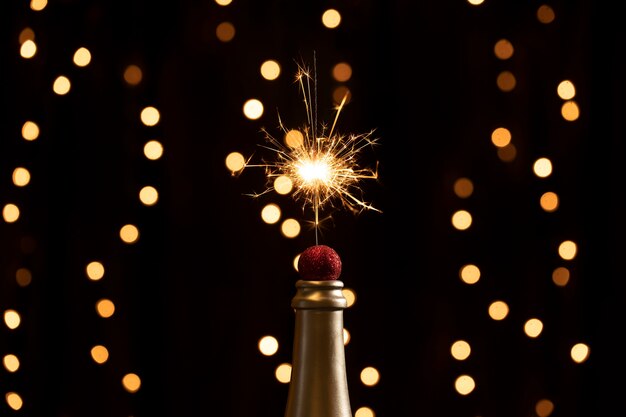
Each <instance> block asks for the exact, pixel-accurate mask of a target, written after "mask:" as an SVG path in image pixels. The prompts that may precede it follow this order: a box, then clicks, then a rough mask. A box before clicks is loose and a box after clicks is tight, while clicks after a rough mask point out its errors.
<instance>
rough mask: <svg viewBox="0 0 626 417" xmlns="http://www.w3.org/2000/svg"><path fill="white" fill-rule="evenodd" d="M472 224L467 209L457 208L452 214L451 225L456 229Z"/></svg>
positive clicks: (465, 227) (466, 227)
mask: <svg viewBox="0 0 626 417" xmlns="http://www.w3.org/2000/svg"><path fill="white" fill-rule="evenodd" d="M471 225H472V215H471V214H470V213H469V212H468V211H467V210H459V211H457V212H455V213H454V214H453V215H452V226H454V228H455V229H457V230H467V229H468V228H469V227H470V226H471Z"/></svg>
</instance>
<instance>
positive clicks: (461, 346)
mask: <svg viewBox="0 0 626 417" xmlns="http://www.w3.org/2000/svg"><path fill="white" fill-rule="evenodd" d="M470 353H472V348H471V346H470V344H469V343H467V342H466V341H465V340H457V341H456V342H454V343H453V344H452V346H451V347H450V354H451V355H452V357H453V358H454V359H456V360H458V361H464V360H465V359H467V358H469V355H470Z"/></svg>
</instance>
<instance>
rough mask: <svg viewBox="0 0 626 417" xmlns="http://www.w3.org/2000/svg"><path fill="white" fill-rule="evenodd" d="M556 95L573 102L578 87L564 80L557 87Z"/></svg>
mask: <svg viewBox="0 0 626 417" xmlns="http://www.w3.org/2000/svg"><path fill="white" fill-rule="evenodd" d="M556 93H557V94H558V95H559V97H560V98H562V99H563V100H571V99H573V98H574V96H575V95H576V87H574V83H573V82H571V81H570V80H563V81H561V82H560V83H559V85H558V86H557V87H556Z"/></svg>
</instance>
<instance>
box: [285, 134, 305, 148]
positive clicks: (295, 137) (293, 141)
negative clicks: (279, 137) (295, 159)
mask: <svg viewBox="0 0 626 417" xmlns="http://www.w3.org/2000/svg"><path fill="white" fill-rule="evenodd" d="M285 144H286V145H287V146H289V147H290V148H298V147H300V146H302V145H303V144H304V135H303V134H302V132H300V131H299V130H295V129H292V130H290V131H288V132H287V133H286V134H285Z"/></svg>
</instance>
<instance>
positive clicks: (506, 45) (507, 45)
mask: <svg viewBox="0 0 626 417" xmlns="http://www.w3.org/2000/svg"><path fill="white" fill-rule="evenodd" d="M493 52H494V54H496V57H498V58H499V59H502V60H505V59H509V58H511V57H512V56H513V52H514V48H513V44H512V43H511V41H509V40H508V39H500V40H499V41H498V42H496V44H495V45H494V47H493Z"/></svg>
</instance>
